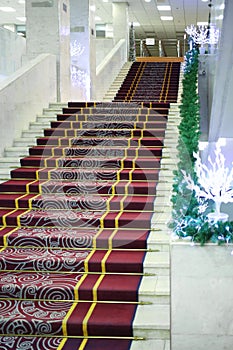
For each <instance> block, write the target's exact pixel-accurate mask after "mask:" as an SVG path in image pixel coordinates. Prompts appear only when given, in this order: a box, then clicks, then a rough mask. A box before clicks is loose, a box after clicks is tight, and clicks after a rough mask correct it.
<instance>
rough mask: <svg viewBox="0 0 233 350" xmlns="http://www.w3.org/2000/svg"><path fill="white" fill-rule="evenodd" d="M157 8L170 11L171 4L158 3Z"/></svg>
mask: <svg viewBox="0 0 233 350" xmlns="http://www.w3.org/2000/svg"><path fill="white" fill-rule="evenodd" d="M157 9H158V10H159V11H171V6H170V5H158V6H157Z"/></svg>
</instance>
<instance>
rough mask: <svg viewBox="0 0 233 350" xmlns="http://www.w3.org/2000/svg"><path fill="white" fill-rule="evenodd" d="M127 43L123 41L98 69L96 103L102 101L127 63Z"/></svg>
mask: <svg viewBox="0 0 233 350" xmlns="http://www.w3.org/2000/svg"><path fill="white" fill-rule="evenodd" d="M125 45H126V42H125V40H124V39H121V40H120V41H119V42H118V43H117V45H116V46H115V47H114V48H113V49H112V50H111V51H110V52H109V54H108V55H107V56H106V57H105V59H104V60H103V61H102V62H101V64H99V65H98V67H97V69H96V76H97V77H96V96H95V99H96V101H102V99H103V96H104V95H105V93H106V92H107V91H108V89H109V87H110V85H111V84H112V82H113V81H114V79H115V77H116V76H117V75H118V73H119V72H120V70H121V68H122V66H123V64H124V63H125V62H126V61H127V55H126V50H125Z"/></svg>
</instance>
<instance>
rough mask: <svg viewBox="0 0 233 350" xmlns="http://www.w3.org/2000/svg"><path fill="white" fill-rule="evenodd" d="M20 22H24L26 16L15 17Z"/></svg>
mask: <svg viewBox="0 0 233 350" xmlns="http://www.w3.org/2000/svg"><path fill="white" fill-rule="evenodd" d="M16 19H18V20H19V21H21V22H26V17H16Z"/></svg>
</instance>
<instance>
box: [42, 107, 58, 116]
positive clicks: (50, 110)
mask: <svg viewBox="0 0 233 350" xmlns="http://www.w3.org/2000/svg"><path fill="white" fill-rule="evenodd" d="M57 113H61V108H43V114H46V115H54V114H55V115H56V114H57Z"/></svg>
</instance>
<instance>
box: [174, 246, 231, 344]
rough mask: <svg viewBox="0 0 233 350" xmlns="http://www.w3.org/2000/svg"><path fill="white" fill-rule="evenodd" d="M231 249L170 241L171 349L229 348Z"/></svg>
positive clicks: (229, 247)
mask: <svg viewBox="0 0 233 350" xmlns="http://www.w3.org/2000/svg"><path fill="white" fill-rule="evenodd" d="M232 249H233V246H232V244H231V245H229V246H226V245H223V246H216V245H214V244H206V245H205V246H203V247H200V246H198V245H196V246H194V247H192V246H191V245H190V243H184V242H181V243H173V244H172V246H171V349H172V350H210V349H211V350H220V349H225V350H232V348H233V317H232V304H233V293H232V290H233V278H232V266H233V265H232V264H233V257H232V255H231V251H232Z"/></svg>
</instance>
